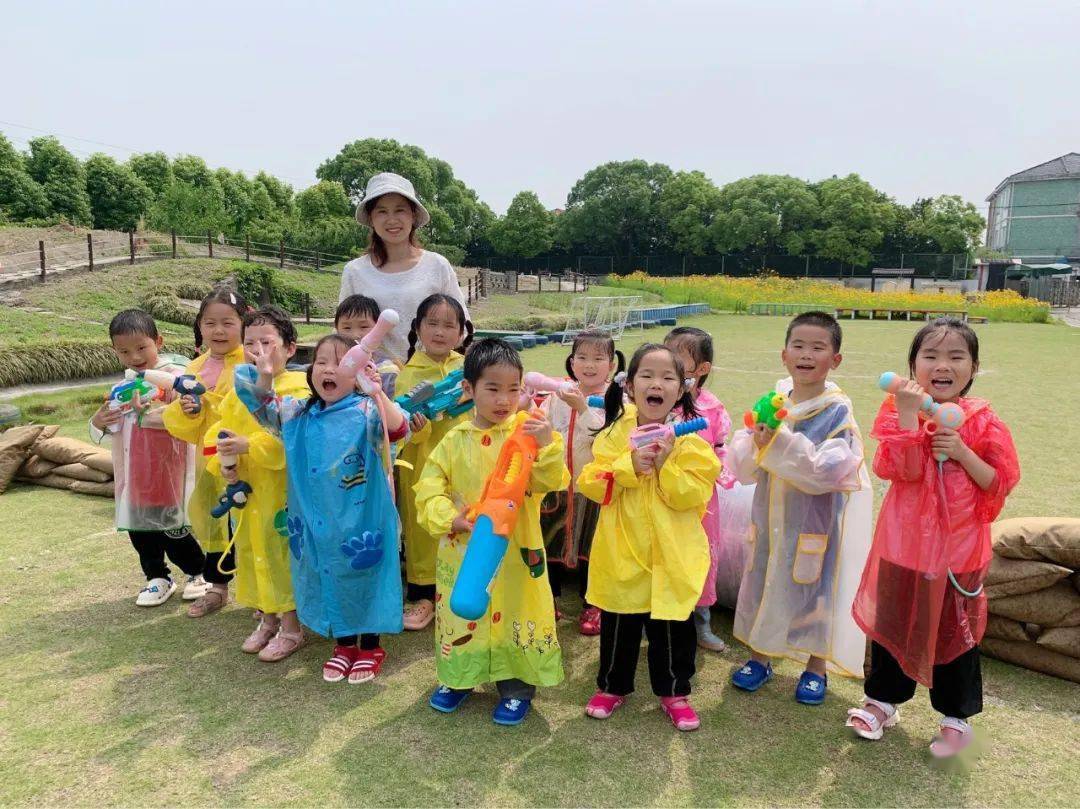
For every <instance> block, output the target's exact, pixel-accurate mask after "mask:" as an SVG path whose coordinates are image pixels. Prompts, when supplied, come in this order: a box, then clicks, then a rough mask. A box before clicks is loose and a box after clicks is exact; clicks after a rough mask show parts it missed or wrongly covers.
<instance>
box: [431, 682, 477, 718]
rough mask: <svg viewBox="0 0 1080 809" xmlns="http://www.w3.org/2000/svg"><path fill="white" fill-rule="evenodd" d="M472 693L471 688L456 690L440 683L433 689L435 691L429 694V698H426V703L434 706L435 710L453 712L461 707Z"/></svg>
mask: <svg viewBox="0 0 1080 809" xmlns="http://www.w3.org/2000/svg"><path fill="white" fill-rule="evenodd" d="M471 693H472V689H471V688H469V689H465V690H457V689H453V688H447V687H446V686H445V685H440V686H439V687H438V688H436V689H435V693H434V694H432V695H431V699H429V700H428V705H430V706H431V707H432V708H434V709H435V710H436V711H442V712H443V713H453V712H454V711H456V710H457V709H458V708H460V707H461V703H463V702H464V701H465V700H466V699H467V698H468V696H469V694H471Z"/></svg>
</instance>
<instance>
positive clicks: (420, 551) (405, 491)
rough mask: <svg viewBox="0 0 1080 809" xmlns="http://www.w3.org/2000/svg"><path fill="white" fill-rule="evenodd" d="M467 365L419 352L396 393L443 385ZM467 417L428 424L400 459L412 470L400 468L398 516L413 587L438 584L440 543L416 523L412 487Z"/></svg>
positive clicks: (407, 575)
mask: <svg viewBox="0 0 1080 809" xmlns="http://www.w3.org/2000/svg"><path fill="white" fill-rule="evenodd" d="M464 362H465V358H464V357H463V356H462V355H461V354H459V353H458V352H456V351H451V352H450V353H449V354H448V355H447V357H446V359H445V360H443V361H442V362H436V361H435V360H433V359H432V358H431V357H429V356H428V355H427V354H426V353H424V352H423V351H417V352H416V353H415V354H413V355H412V358H411V359H410V360H409V361H408V363H406V365H405V367H404V368H402V369H401V371H400V372H398V376H397V382H396V383H395V385H394V390H396V391H397V393H398V395H399V396H404V395H405V394H406V393H408V392H409V391H410V390H412V389H413V388H414V387H415V386H416V385H418V384H420V383H421V382H440V381H442V380H443V379H445V378H446V376H447V375H448V374H449V373H451V372H452V371H456V370H457V369H458V368H460V367H461V366H462V365H463V364H464ZM466 418H468V414H466V413H463V414H461V415H460V416H455V417H454V418H446V417H445V416H444V417H443V418H440V419H438V420H437V421H434V422H430V421H429V422H428V423H427V424H425V425H424V426H423V427H422V428H421V429H420V430H417V431H416V432H414V433H412V434H411V435H410V436H409V438H408V441H407V442H406V443H405V446H404V447H402V448H401V452H400V454H399V456H398V458H399V460H400V461H401V463H402V464H406V463H407V464H410V465H411V467H412V468H411V469H410V468H409V467H408V466H403V465H399V466H398V467H397V500H398V514H400V515H401V530H402V534H403V539H404V542H405V580H406V581H407V582H409V583H410V584H434V583H435V557H436V556H437V555H438V550H439V540H438V539H436V538H435V537H433V536H432V535H431V534H429V533H428V532H427V531H425V530H424V529H423V528H421V527H420V523H419V522H418V521H417V513H416V493H415V492H414V491H413V486H415V485H416V481H418V480H419V479H420V472H421V471H422V470H423V468H424V463H425V462H426V461H427V459H428V455H430V454H431V451H432V450H433V449H435V447H436V445H437V444H438V443H439V442H440V441H442V440H443V436H445V435H446V434H447V433H448V432H450V430H452V429H453V428H454V427H456V426H457V425H458V424H460V423H461V422H462V421H463V420H464V419H466Z"/></svg>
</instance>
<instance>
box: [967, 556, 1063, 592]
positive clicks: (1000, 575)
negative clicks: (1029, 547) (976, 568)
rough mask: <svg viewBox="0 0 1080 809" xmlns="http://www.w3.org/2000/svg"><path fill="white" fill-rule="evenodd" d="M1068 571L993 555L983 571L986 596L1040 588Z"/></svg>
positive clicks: (1042, 563) (1052, 582)
mask: <svg viewBox="0 0 1080 809" xmlns="http://www.w3.org/2000/svg"><path fill="white" fill-rule="evenodd" d="M1071 573H1072V570H1070V569H1069V568H1067V567H1062V566H1061V565H1055V564H1054V563H1053V562H1036V561H1035V560H1033V559H1006V558H1005V557H1003V556H997V555H995V556H994V557H993V559H991V560H990V570H989V571H987V574H986V582H985V586H986V597H987V598H990V599H994V598H1002V597H1004V596H1018V595H1023V594H1024V593H1033V592H1035V591H1036V590H1042V589H1043V588H1044V587H1049V586H1050V585H1051V584H1054V583H1056V582H1059V581H1061V580H1062V579H1064V578H1065V577H1066V576H1069V575H1070V574H1071Z"/></svg>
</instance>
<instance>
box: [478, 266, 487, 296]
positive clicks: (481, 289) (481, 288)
mask: <svg viewBox="0 0 1080 809" xmlns="http://www.w3.org/2000/svg"><path fill="white" fill-rule="evenodd" d="M476 283H477V284H478V286H477V294H476V297H477V298H482V297H484V295H486V294H487V283H486V282H485V281H484V271H483V269H481V270H480V275H479V276H477V281H476Z"/></svg>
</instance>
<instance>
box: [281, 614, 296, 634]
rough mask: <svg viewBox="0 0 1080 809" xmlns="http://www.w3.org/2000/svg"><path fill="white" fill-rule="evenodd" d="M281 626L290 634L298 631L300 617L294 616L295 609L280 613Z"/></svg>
mask: <svg viewBox="0 0 1080 809" xmlns="http://www.w3.org/2000/svg"><path fill="white" fill-rule="evenodd" d="M281 628H282V630H284V631H285V632H289V633H291V634H296V633H297V632H299V631H300V619H299V618H297V617H296V610H289V611H288V612H283V613H281Z"/></svg>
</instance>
